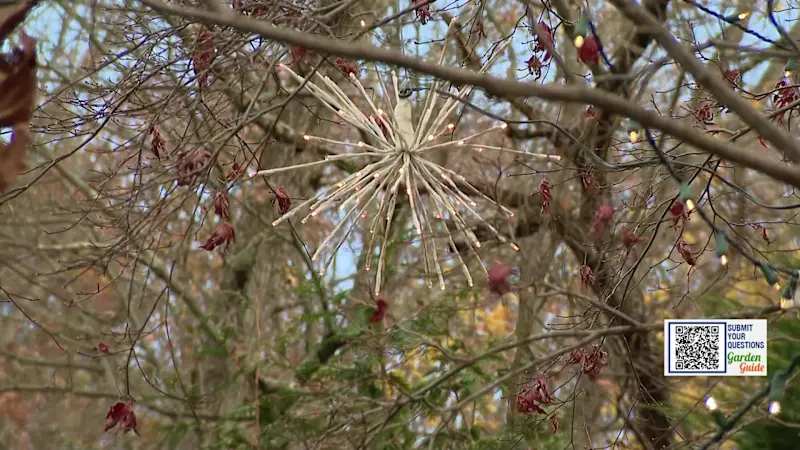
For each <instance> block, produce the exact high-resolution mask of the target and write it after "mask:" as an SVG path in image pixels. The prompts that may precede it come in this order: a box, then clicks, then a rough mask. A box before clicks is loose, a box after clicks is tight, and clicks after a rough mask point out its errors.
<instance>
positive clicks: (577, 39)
mask: <svg viewBox="0 0 800 450" xmlns="http://www.w3.org/2000/svg"><path fill="white" fill-rule="evenodd" d="M585 41H586V39H584V37H583V36H581V35H580V34H579V35H577V36H575V48H581V47H583V43H584V42H585Z"/></svg>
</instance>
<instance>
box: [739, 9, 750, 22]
mask: <svg viewBox="0 0 800 450" xmlns="http://www.w3.org/2000/svg"><path fill="white" fill-rule="evenodd" d="M749 15H750V11H745V12H743V13H741V14H739V15H738V16H737V17H739V20H744V19H747V16H749Z"/></svg>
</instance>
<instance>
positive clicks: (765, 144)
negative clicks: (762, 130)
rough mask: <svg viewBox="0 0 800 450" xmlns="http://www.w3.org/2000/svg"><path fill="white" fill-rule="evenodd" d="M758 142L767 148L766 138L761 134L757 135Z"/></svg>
mask: <svg viewBox="0 0 800 450" xmlns="http://www.w3.org/2000/svg"><path fill="white" fill-rule="evenodd" d="M758 143H759V144H761V146H762V147H764V148H769V145H768V144H767V141H766V139H764V137H763V136H759V137H758Z"/></svg>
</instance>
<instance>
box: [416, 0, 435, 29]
mask: <svg viewBox="0 0 800 450" xmlns="http://www.w3.org/2000/svg"><path fill="white" fill-rule="evenodd" d="M422 2H423V0H411V4H412V5H417V4H419V3H422ZM416 13H417V20H419V22H420V23H421V24H423V25H425V24H426V23H428V21H429V20H433V15H432V14H431V4H430V3H428V4H426V5H422V6H420V7H419V8H417V10H416Z"/></svg>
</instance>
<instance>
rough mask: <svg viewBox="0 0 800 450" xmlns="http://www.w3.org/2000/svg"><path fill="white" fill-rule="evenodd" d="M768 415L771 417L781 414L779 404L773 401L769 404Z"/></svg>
mask: <svg viewBox="0 0 800 450" xmlns="http://www.w3.org/2000/svg"><path fill="white" fill-rule="evenodd" d="M769 413H770V414H772V415H773V416H775V415H778V414H780V413H781V402H778V401H775V402H771V403H770V404H769Z"/></svg>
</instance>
